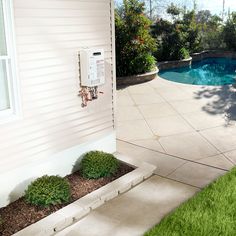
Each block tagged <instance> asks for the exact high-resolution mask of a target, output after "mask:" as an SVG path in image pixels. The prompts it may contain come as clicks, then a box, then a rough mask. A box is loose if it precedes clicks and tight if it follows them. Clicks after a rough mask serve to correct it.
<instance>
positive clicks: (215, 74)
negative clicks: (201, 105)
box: [159, 58, 236, 86]
mask: <svg viewBox="0 0 236 236" xmlns="http://www.w3.org/2000/svg"><path fill="white" fill-rule="evenodd" d="M159 75H160V76H161V77H162V78H164V79H166V80H170V81H174V82H178V83H184V84H195V85H215V86H217V85H218V86H219V85H227V84H233V83H235V82H236V59H229V58H206V59H203V60H201V61H199V62H193V63H192V65H191V66H189V67H182V68H176V69H169V70H163V71H161V72H159Z"/></svg>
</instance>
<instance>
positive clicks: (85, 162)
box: [80, 151, 119, 179]
mask: <svg viewBox="0 0 236 236" xmlns="http://www.w3.org/2000/svg"><path fill="white" fill-rule="evenodd" d="M118 168H119V162H118V160H117V159H116V158H115V157H114V155H112V154H109V153H105V152H101V151H91V152H88V153H87V154H85V156H84V157H83V159H82V161H81V164H80V170H81V173H82V175H83V177H85V178H88V179H98V178H102V177H109V176H112V175H113V174H115V173H116V172H117V170H118Z"/></svg>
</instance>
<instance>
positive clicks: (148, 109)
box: [117, 77, 236, 172]
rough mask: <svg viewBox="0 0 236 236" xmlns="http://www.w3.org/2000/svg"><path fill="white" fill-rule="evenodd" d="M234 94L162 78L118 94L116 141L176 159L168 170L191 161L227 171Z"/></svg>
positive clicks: (235, 134) (234, 147)
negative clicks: (177, 164)
mask: <svg viewBox="0 0 236 236" xmlns="http://www.w3.org/2000/svg"><path fill="white" fill-rule="evenodd" d="M235 91H236V89H234V88H233V86H222V87H215V86H195V85H187V84H179V83H175V82H171V81H167V80H164V79H162V78H160V77H157V79H155V80H153V81H151V82H148V83H144V84H139V85H134V86H128V87H126V88H123V89H118V91H117V96H118V98H117V104H118V108H117V113H118V114H117V117H118V118H117V137H118V139H119V140H120V141H123V142H128V143H129V144H134V145H137V146H140V147H145V148H147V149H149V150H152V151H156V155H158V156H161V155H163V154H168V155H171V156H172V157H177V158H176V159H177V160H175V161H170V163H169V164H168V165H170V166H173V165H174V166H176V164H174V163H175V162H177V163H179V164H180V166H181V163H183V162H184V161H187V160H190V161H194V162H197V163H201V164H206V165H210V166H214V167H218V168H222V169H225V170H228V169H230V168H231V167H232V166H234V165H235V163H236V126H235V120H236V93H235ZM158 152H159V154H157V153H158ZM143 158H145V157H143ZM168 158H170V157H168ZM168 158H167V159H168ZM172 159H173V158H172ZM169 168H170V167H169ZM181 168H184V167H181ZM163 171H164V170H163V169H160V172H163ZM165 171H166V170H165Z"/></svg>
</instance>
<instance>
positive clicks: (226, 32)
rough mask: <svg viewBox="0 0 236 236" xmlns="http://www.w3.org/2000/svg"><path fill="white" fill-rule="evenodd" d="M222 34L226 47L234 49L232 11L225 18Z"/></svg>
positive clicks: (235, 25) (235, 20) (235, 21)
mask: <svg viewBox="0 0 236 236" xmlns="http://www.w3.org/2000/svg"><path fill="white" fill-rule="evenodd" d="M223 36H224V41H225V43H226V46H227V48H228V49H230V50H234V51H236V12H233V13H232V14H231V15H230V17H229V19H228V20H227V22H226V24H225V26H224V29H223Z"/></svg>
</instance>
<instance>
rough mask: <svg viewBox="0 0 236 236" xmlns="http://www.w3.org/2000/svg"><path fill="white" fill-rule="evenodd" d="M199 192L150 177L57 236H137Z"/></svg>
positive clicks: (179, 184)
mask: <svg viewBox="0 0 236 236" xmlns="http://www.w3.org/2000/svg"><path fill="white" fill-rule="evenodd" d="M197 191H198V189H197V188H194V187H191V186H188V185H184V184H181V183H178V182H175V181H171V180H168V179H164V178H161V177H158V176H153V177H151V178H150V179H148V180H147V181H145V182H144V183H142V184H140V185H138V186H137V187H135V188H133V189H132V190H131V191H129V192H127V193H125V194H123V195H121V196H120V197H118V198H116V199H114V200H112V201H111V202H107V203H106V204H105V205H103V206H102V207H100V208H98V209H97V210H95V211H93V212H92V213H91V214H89V215H88V216H87V217H85V218H84V219H82V220H81V221H79V222H78V223H76V224H74V225H73V226H71V227H69V228H67V229H66V230H64V231H62V232H60V233H58V234H57V236H65V235H68V236H136V235H143V233H144V232H146V231H147V229H149V228H151V227H152V226H153V225H155V224H156V223H158V222H159V221H160V220H161V219H162V218H163V216H165V215H166V214H167V213H168V212H170V211H171V210H172V209H173V208H175V207H177V206H178V205H179V204H180V203H181V202H183V201H185V200H187V199H188V198H190V197H191V196H193V195H194V194H195V193H196V192H197Z"/></svg>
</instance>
